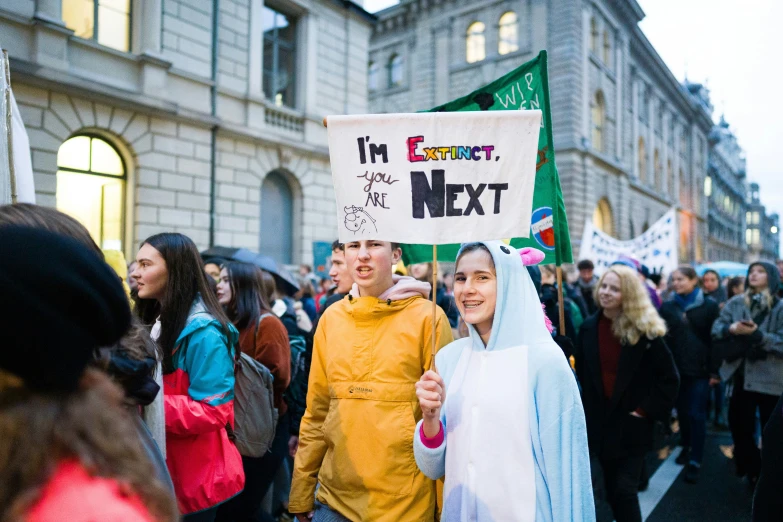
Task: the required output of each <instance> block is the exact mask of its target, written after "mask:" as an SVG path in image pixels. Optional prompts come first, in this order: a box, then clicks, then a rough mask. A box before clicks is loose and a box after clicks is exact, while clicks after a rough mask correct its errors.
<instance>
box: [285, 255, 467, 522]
mask: <svg viewBox="0 0 783 522" xmlns="http://www.w3.org/2000/svg"><path fill="white" fill-rule="evenodd" d="M401 255H402V251H401V250H400V248H399V245H397V244H394V243H389V242H386V241H375V240H361V241H353V242H351V243H347V244H346V245H345V259H346V262H347V263H348V267H349V269H350V271H351V276H352V278H353V280H354V281H355V283H354V285H353V288H352V290H351V293H350V294H349V295H348V297H347V298H346V299H343V300H342V301H340V302H339V303H336V304H334V305H333V306H331V307H330V308H329V309H328V310H327V311H326V312H325V313H324V315H323V316H322V317H321V320H320V322H319V323H318V330H317V331H316V334H315V344H314V348H313V357H312V365H311V368H310V382H309V389H308V392H307V411H306V413H305V415H304V417H303V418H302V426H301V430H300V438H299V449H298V451H297V453H296V459H295V461H294V474H293V483H292V485H291V497H290V502H289V510H290V512H291V513H294V514H296V517H297V519H298V520H299V521H300V522H304V521H305V520H310V519H313V520H315V521H316V522H318V521H332V520H334V521H346V520H348V521H351V520H354V521H355V520H372V521H373V522H398V521H402V520H411V521H413V520H416V521H424V522H431V521H433V520H434V518H435V482H434V481H433V480H431V479H429V478H427V477H426V476H425V475H424V474H423V473H422V472H421V471H419V470H418V469H417V467H416V463H415V461H414V457H413V444H412V441H411V434H412V433H413V430H414V428H415V427H416V422H417V421H418V420H419V419H421V410H420V408H419V406H418V400H417V398H416V392H415V388H414V384H415V383H416V382H417V381H418V380H419V378H420V377H421V375H422V374H423V373H424V372H425V371H426V370H428V369H430V367H431V365H432V356H433V355H434V354H433V353H432V344H431V342H432V341H431V338H432V325H433V316H432V313H433V310H432V304H431V303H430V302H429V301H427V300H426V299H427V297H428V296H429V293H430V290H431V288H430V285H429V284H427V283H423V282H420V281H417V280H415V279H413V278H412V277H400V276H393V275H392V267H393V266H394V265H395V264H396V263H397V262H398V261H399V260H400V257H401ZM435 313H436V317H435V328H436V331H435V338H436V350H437V349H439V348H440V347H442V346H445V345H446V344H448V343H449V342H451V340H452V336H451V328H450V325H449V322H448V318H447V317H446V315H445V313H444V312H443V310H441V309H440V308H437V309H436V311H435ZM346 341H347V342H346ZM316 485H318V491H317V494H316Z"/></svg>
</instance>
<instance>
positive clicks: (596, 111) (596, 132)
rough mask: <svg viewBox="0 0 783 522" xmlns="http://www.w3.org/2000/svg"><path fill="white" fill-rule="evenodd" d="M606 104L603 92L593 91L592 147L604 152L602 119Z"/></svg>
mask: <svg viewBox="0 0 783 522" xmlns="http://www.w3.org/2000/svg"><path fill="white" fill-rule="evenodd" d="M605 110H606V104H605V102H604V93H603V92H601V91H598V92H596V93H595V99H594V100H593V107H592V120H593V136H592V138H593V148H594V149H595V150H597V151H600V152H604V119H605Z"/></svg>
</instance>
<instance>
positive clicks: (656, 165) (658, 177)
mask: <svg viewBox="0 0 783 522" xmlns="http://www.w3.org/2000/svg"><path fill="white" fill-rule="evenodd" d="M653 175H654V176H655V179H654V180H653V184H654V185H655V188H656V189H658V190H661V185H662V184H663V173H662V172H661V155H660V153H659V152H658V149H655V152H653Z"/></svg>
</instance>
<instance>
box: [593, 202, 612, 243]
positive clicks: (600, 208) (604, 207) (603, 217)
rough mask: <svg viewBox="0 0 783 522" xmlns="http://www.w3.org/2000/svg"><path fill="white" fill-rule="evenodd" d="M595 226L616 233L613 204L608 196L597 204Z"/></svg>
mask: <svg viewBox="0 0 783 522" xmlns="http://www.w3.org/2000/svg"><path fill="white" fill-rule="evenodd" d="M593 226H594V227H595V228H597V229H598V230H600V231H601V232H604V233H606V234H609V235H610V236H611V235H614V216H613V215H612V206H611V205H610V204H609V201H607V199H606V198H601V201H599V202H598V205H596V207H595V210H594V211H593Z"/></svg>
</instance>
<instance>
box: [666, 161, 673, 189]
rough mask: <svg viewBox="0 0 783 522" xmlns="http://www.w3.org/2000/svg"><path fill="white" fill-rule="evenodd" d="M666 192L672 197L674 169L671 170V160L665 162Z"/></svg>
mask: <svg viewBox="0 0 783 522" xmlns="http://www.w3.org/2000/svg"><path fill="white" fill-rule="evenodd" d="M666 190H668V191H669V194H671V195H672V197H673V196H674V169H672V160H668V161H667V162H666Z"/></svg>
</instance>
